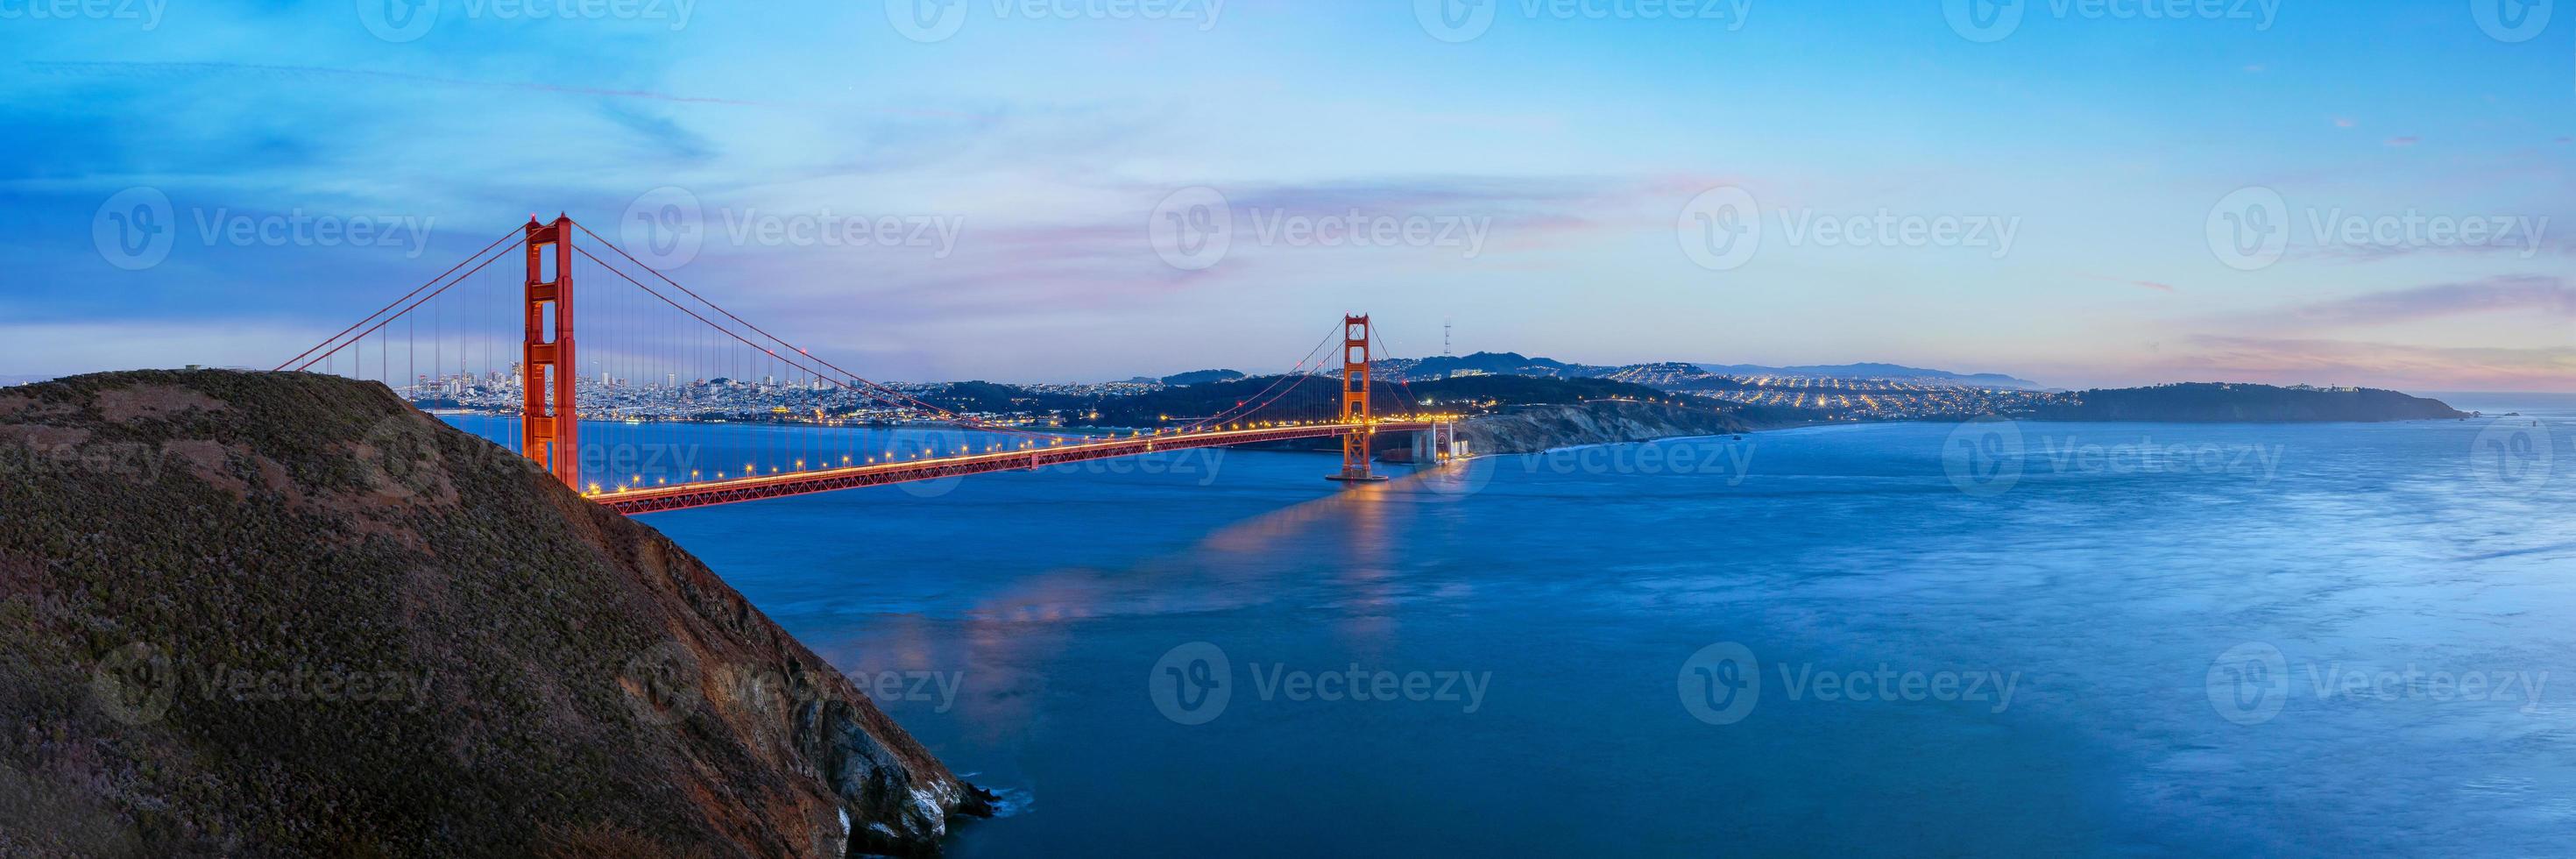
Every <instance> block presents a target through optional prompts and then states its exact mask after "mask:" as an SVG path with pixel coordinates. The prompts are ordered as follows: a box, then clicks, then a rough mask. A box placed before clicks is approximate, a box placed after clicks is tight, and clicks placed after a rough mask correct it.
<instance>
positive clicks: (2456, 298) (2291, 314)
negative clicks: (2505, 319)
mask: <svg viewBox="0 0 2576 859" xmlns="http://www.w3.org/2000/svg"><path fill="white" fill-rule="evenodd" d="M2508 311H2510V312H2519V313H2540V314H2546V315H2550V316H2560V317H2570V318H2576V287H2570V286H2569V285H2568V284H2567V283H2566V282H2565V281H2564V280H2561V279H2560V278H2557V277H2552V276H2545V275H2504V276H2498V277H2490V278H2485V279H2482V280H2473V281H2463V282H2458V283H2435V284H2426V285H2424V286H2417V287H2409V288H2406V289H2398V290H2390V291H2387V292H2376V293H2371V294H2369V295H2361V296H2355V297H2352V298H2342V299H2336V300H2333V301H2321V302H2315V303H2310V304H2303V305H2297V306H2292V307H2286V308H2281V309H2278V310H2274V311H2270V312H2268V313H2261V314H2257V315H2256V316H2255V317H2254V321H2256V322H2258V323H2260V324H2262V325H2263V327H2264V328H2266V329H2269V330H2280V329H2310V328H2330V327H2346V326H2365V325H2387V324H2393V323H2404V322H2415V321H2419V320H2423V319H2430V318H2434V317H2441V316H2458V315H2463V314H2472V313H2497V312H2508Z"/></svg>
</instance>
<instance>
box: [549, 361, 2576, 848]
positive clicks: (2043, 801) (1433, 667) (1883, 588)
mask: <svg viewBox="0 0 2576 859" xmlns="http://www.w3.org/2000/svg"><path fill="white" fill-rule="evenodd" d="M2453 402H2454V403H2455V404H2456V405H2460V406H2461V407H2463V408H2476V409H2482V410H2485V411H2487V412H2489V413H2490V414H2491V415H2493V414H2500V413H2502V412H2505V411H2520V412H2522V413H2523V415H2522V416H2520V417H2516V418H2509V419H2506V418H2494V417H2488V418H2482V419H2478V420H2472V421H2448V422H2412V423H2395V424H2332V425H2299V426H2257V425H2158V424H2051V423H2018V424H2014V423H1970V424H1928V423H1926V424H1880V425H1866V426H1838V427H1823V428H1812V429H1801V430H1789V431H1779V432H1765V433H1756V434H1750V435H1747V436H1745V437H1743V438H1741V439H1725V438H1720V439H1688V440H1670V441H1664V442H1657V443H1651V444H1642V445H1613V446H1603V447H1593V448H1585V449H1581V450H1574V451H1565V452H1560V453H1556V454H1550V455H1539V456H1517V457H1487V458H1482V459H1479V460H1475V461H1474V462H1473V463H1472V464H1466V465H1452V466H1450V467H1448V468H1446V469H1441V470H1434V471H1426V472H1423V473H1410V472H1407V471H1405V470H1403V469H1391V470H1390V473H1391V474H1394V475H1395V479H1394V480H1392V481H1390V482H1387V483H1384V484H1378V485H1368V486H1347V487H1346V486H1341V485H1337V484H1332V483H1328V482H1326V481H1324V480H1321V479H1320V477H1321V475H1322V474H1323V473H1324V472H1325V471H1326V470H1328V468H1330V467H1331V466H1332V464H1333V463H1331V462H1330V461H1328V459H1327V458H1326V457H1321V456H1315V455H1304V454H1290V453H1258V452H1228V453H1224V454H1212V453H1198V452H1191V453H1183V454H1172V455H1167V456H1165V457H1161V458H1157V459H1151V460H1143V461H1135V460H1130V461H1125V464H1123V465H1113V464H1108V463H1103V464H1095V465H1094V466H1093V467H1090V468H1087V469H1078V470H1057V471H1048V472H1038V473H1020V474H1005V475H991V476H984V477H977V478H970V479H966V480H963V481H957V482H952V483H949V484H945V485H927V486H915V487H911V488H909V489H907V488H905V487H894V488H881V489H874V490H857V491H848V492H840V493H832V494H826V495H818V496H808V497H803V498H796V499H786V500H778V501H769V502H760V503H751V504H740V505H732V506H725V507H715V508H705V509H700V510H692V511H680V512H673V513H664V514H654V515H650V516H646V517H643V521H645V522H646V523H648V524H650V525H653V526H654V527H657V528H660V529H662V530H663V531H664V532H666V533H668V534H670V535H671V536H672V537H674V538H676V539H677V540H679V541H680V542H681V543H682V544H684V545H686V546H688V547H689V548H690V549H691V550H692V551H695V552H697V553H698V554H699V555H701V556H702V557H704V558H705V559H706V560H707V561H708V562H709V563H710V564H711V565H713V566H714V568H715V569H716V570H717V571H718V572H720V573H722V574H723V575H724V576H725V577H726V578H727V579H728V580H729V581H731V582H732V583H733V584H734V585H735V586H736V587H738V588H740V589H741V590H742V592H743V593H744V594H746V595H747V596H748V597H749V598H750V599H751V600H752V601H753V602H754V603H755V604H756V605H758V606H759V607H760V608H761V609H762V610H764V611H766V612H767V613H768V614H769V615H770V616H771V617H772V618H775V619H776V620H778V621H779V622H780V623H782V624H783V625H785V626H786V627H787V628H788V629H789V630H790V631H792V632H793V633H795V634H796V635H797V636H798V637H799V638H801V639H803V640H804V641H805V642H807V643H808V644H809V645H812V646H813V647H814V648H815V649H816V650H817V651H818V652H820V653H822V654H823V655H824V656H825V657H826V658H828V659H830V660H832V661H833V662H834V663H835V664H836V665H837V666H838V667H840V668H841V669H843V670H845V671H847V672H849V673H851V674H852V675H853V677H854V678H856V679H858V680H859V681H860V683H861V685H862V686H863V687H864V688H869V689H871V690H872V691H873V694H875V696H876V697H877V699H878V701H879V703H880V704H881V705H882V706H883V707H884V708H885V709H886V710H887V711H888V712H890V713H891V714H892V715H893V716H894V717H895V718H896V719H897V720H898V721H900V722H901V723H902V724H903V725H904V726H906V727H907V728H908V729H909V730H910V731H911V732H912V733H913V734H914V735H915V736H916V737H918V738H919V739H921V740H922V741H923V742H924V743H925V744H927V745H928V746H929V747H930V748H931V749H932V750H933V751H935V752H936V753H937V754H939V755H940V756H941V757H942V758H943V759H944V760H946V761H948V762H949V763H950V765H951V766H952V767H953V768H954V769H956V770H957V771H958V772H960V773H961V774H967V775H969V777H970V778H971V780H973V781H974V782H976V783H977V784H979V785H983V786H985V787H988V788H990V789H993V790H996V791H998V792H1000V793H1001V794H1002V795H1003V796H1004V797H1005V798H1006V800H1007V801H1008V804H1009V806H1010V813H1009V814H1007V815H1006V816H1004V817H1001V818H998V819H994V820H989V821H980V822H974V823H970V824H967V825H965V826H963V827H962V828H961V830H960V831H959V832H958V834H957V835H956V836H954V838H953V839H952V844H951V850H952V851H953V852H954V853H955V855H959V856H967V857H984V856H1023V855H1050V856H1064V855H1104V856H1111V855H1114V856H1135V855H1155V856H1217V855H1222V856H1241V855H1252V856H1311V855H1422V854H1437V855H1458V854H1502V855H1689V856H1706V855H1717V854H1734V853H1766V854H1767V853H1807V854H1842V853H1861V854H1894V853H1903V854H1908V855H1915V854H1926V853H1931V854H1966V853H1978V854H2023V855H2032V854H2044V855H2098V854H2173V853H2186V854H2221V853H2223V854H2245V853H2261V854H2267V855H2346V854H2352V853H2369V854H2387V853H2396V854H2438V855H2452V856H2457V855H2548V854H2564V853H2565V852H2566V851H2567V849H2568V845H2569V844H2570V843H2571V841H2570V839H2571V838H2576V706H2571V704H2572V703H2576V702H2572V701H2571V699H2576V581H2571V577H2576V444H2571V440H2576V399H2569V398H2547V397H2531V396H2522V395H2457V398H2456V399H2454V400H2453ZM2535 422H2537V425H2535ZM614 431H615V430H609V432H614ZM760 432H762V430H760V429H758V428H751V427H730V428H725V431H724V432H713V433H709V434H708V435H706V436H704V437H703V440H702V442H701V443H703V444H705V445H708V446H709V447H708V448H707V449H706V450H705V451H701V452H702V453H704V454H705V455H707V456H712V457H714V458H717V459H728V460H729V459H736V458H742V453H743V451H742V450H736V449H734V448H733V447H728V445H733V446H738V447H741V448H745V449H749V448H756V447H758V446H759V445H760V444H761V443H763V442H762V441H761V439H760V438H759V437H758V434H759V433H760ZM729 433H739V434H741V435H740V436H739V437H738V438H739V439H747V440H736V439H737V436H734V435H729ZM594 437H595V438H596V437H599V436H596V435H595V436H594ZM882 443H884V440H882V439H876V438H870V439H868V440H867V444H869V445H879V444H882Z"/></svg>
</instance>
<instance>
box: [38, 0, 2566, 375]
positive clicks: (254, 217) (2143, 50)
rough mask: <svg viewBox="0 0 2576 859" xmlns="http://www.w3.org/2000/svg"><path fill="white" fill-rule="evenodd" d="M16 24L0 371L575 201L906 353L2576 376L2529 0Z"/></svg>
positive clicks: (322, 319)
mask: <svg viewBox="0 0 2576 859" xmlns="http://www.w3.org/2000/svg"><path fill="white" fill-rule="evenodd" d="M1648 6H1654V7H1655V8H1656V9H1658V10H1660V11H1659V12H1658V13H1657V14H1658V15H1659V17H1654V18H1647V17H1645V10H1646V8H1647V7H1648ZM92 8H95V10H96V11H88V10H90V9H92ZM39 9H45V10H59V9H60V7H56V6H53V5H51V4H35V5H29V6H25V7H21V8H20V10H19V14H18V15H17V20H13V21H7V22H0V23H6V24H8V25H9V26H0V44H7V45H9V47H10V49H11V51H10V53H11V55H12V56H13V57H16V58H18V60H17V62H16V65H17V66H18V67H19V73H18V74H14V75H12V76H10V79H9V82H8V83H6V84H0V114H5V115H6V117H7V118H8V121H9V123H10V125H11V127H12V128H13V129H17V130H18V133H17V134H16V135H14V136H15V139H14V140H13V145H12V148H13V149H14V150H15V151H16V153H17V154H18V156H19V157H17V158H13V159H9V161H8V164H7V166H0V171H6V172H5V173H0V177H5V178H0V193H5V194H6V195H7V196H8V198H9V202H8V205H7V206H5V207H0V210H5V211H6V212H8V216H9V217H10V218H11V219H12V223H11V224H10V225H9V230H8V235H9V239H8V240H7V241H8V247H9V250H10V251H11V252H12V254H13V255H14V256H15V257H16V258H17V260H18V263H19V264H18V266H17V271H16V272H15V273H13V278H12V280H13V286H12V287H11V288H9V289H7V290H5V291H0V342H5V343H8V344H10V346H9V347H7V348H6V349H5V350H0V374H7V375H13V376H15V375H54V374H62V373H72V372H84V371H90V370H103V369H115V368H121V367H129V366H138V365H149V366H177V365H181V364H190V363H196V364H209V365H254V366H265V365H266V364H269V363H274V362H275V361H276V360H280V359H283V358H285V357H287V355H289V354H291V353H292V349H290V348H282V346H281V344H288V343H292V344H295V345H297V346H301V345H302V344H305V343H310V342H314V341H317V340H320V339H322V338H323V337H324V336H325V335H328V334H329V333H330V332H331V331H333V330H335V329H337V328H338V327H340V325H342V324H345V323H346V321H347V320H348V319H351V318H355V317H356V316H357V315H358V314H360V313H363V312H365V311H366V310H368V309H370V308H372V307H374V306H375V304H376V303H377V302H380V301H381V300H382V297H383V296H385V295H389V294H395V293H398V292H399V291H400V290H401V289H404V288H408V287H409V286H410V285H412V284H416V283H419V282H420V281H422V280H425V279H427V278H429V277H430V276H431V275H434V274H436V273H437V272H438V270H439V269H441V268H444V267H445V266H446V265H447V264H449V263H451V262H453V261H454V260H456V259H458V258H461V257H463V256H464V255H465V254H466V253H467V252H469V251H471V250H472V249H473V248H475V247H477V246H480V245H481V244H483V243H484V242H485V241H488V240H489V239H490V238H492V237H494V236H497V235H499V234H501V233H503V232H506V231H508V230H510V229H512V228H513V227H514V226H516V225H517V224H518V223H519V222H520V221H521V219H523V218H524V217H525V216H526V215H527V214H529V213H530V211H531V210H536V211H538V212H539V213H540V214H542V215H543V216H546V217H551V216H552V215H553V214H554V213H555V212H556V211H558V210H561V211H568V212H570V213H572V214H573V215H574V217H576V218H582V219H586V220H588V221H591V222H594V223H600V224H602V226H603V232H604V233H606V234H607V236H608V237H609V238H611V239H615V240H618V241H619V242H620V243H621V244H624V245H626V246H627V247H628V249H630V250H633V251H635V252H637V253H638V254H639V255H641V256H644V257H645V258H646V259H647V260H649V261H652V262H655V263H656V264H657V265H658V266H661V267H664V268H665V269H666V270H667V271H669V272H670V273H671V274H672V275H673V276H674V277H676V278H679V279H681V280H683V281H685V282H689V283H691V284H693V285H694V286H697V287H700V288H702V289H705V290H708V291H710V292H711V293H714V294H719V295H721V296H723V297H724V299H725V300H726V302H727V303H728V304H729V305H731V306H735V307H738V308H741V309H742V310H743V311H744V312H745V314H746V315H748V316H752V317H754V318H761V319H768V320H777V323H776V324H777V326H778V328H779V332H778V333H779V334H781V335H782V336H785V337H787V338H788V339H790V340H794V341H796V342H798V343H800V344H807V345H810V346H811V347H812V348H813V349H814V350H815V351H816V352H817V353H828V354H830V355H832V356H833V360H835V361H837V362H839V363H840V364H842V365H844V366H847V367H850V368H851V369H853V370H855V371H859V372H862V373H866V374H868V375H870V376H872V377H876V378H896V379H919V380H946V379H970V378H989V379H994V380H997V381H1024V382H1062V381H1100V380H1110V379H1123V378H1128V377H1131V376H1139V375H1162V374H1169V373H1177V372H1182V371H1186V370H1194V369H1200V368H1204V367H1232V368H1236V369H1243V370H1250V371H1277V370H1283V369H1286V368H1285V367H1277V366H1264V365H1261V364H1260V363H1259V361H1260V360H1261V359H1263V358H1266V357H1270V356H1277V355H1283V354H1289V355H1293V354H1296V352H1297V351H1298V350H1300V349H1303V348H1304V347H1305V346H1306V345H1307V344H1309V343H1311V342H1312V341H1313V340H1314V337H1315V335H1316V334H1318V333H1320V332H1321V331H1323V330H1324V329H1325V328H1326V327H1328V325H1329V323H1330V322H1331V321H1332V320H1333V319H1335V318H1336V317H1338V315H1339V314H1340V313H1342V312H1344V311H1346V310H1365V311H1367V312H1370V313H1372V314H1373V315H1375V316H1376V317H1377V318H1378V319H1380V320H1382V322H1381V327H1382V331H1383V333H1384V334H1386V335H1391V336H1390V337H1389V341H1390V342H1391V344H1392V346H1393V348H1394V349H1395V350H1397V351H1396V352H1395V354H1397V355H1399V356H1404V357H1420V356H1425V355H1432V354H1438V352H1439V351H1440V345H1441V339H1442V336H1441V335H1442V330H1441V326H1442V325H1443V322H1444V320H1454V322H1455V323H1456V326H1457V331H1458V333H1459V334H1460V337H1459V338H1458V342H1457V351H1458V352H1460V353H1462V354H1463V353H1466V352H1471V351H1477V350H1493V351H1516V352H1521V353H1524V354H1528V355H1534V356H1535V355H1544V356H1547V357H1553V358H1558V359H1562V360H1568V361H1577V362H1582V363H1587V364H1602V365H1617V364H1631V363H1642V362H1651V361H1694V362H1711V363H1742V364H1766V365H1795V364H1839V363H1848V362H1859V361H1886V362H1892V363H1899V364H1907V365H1912V366H1921V367H1932V368H1939V369H1945V370H1952V371H1958V372H1970V373H1973V372H2002V373H2010V374H2013V375H2017V376H2022V377H2026V378H2031V379H2035V380H2038V381H2040V382H2042V383H2044V384H2048V385H2051V386H2060V387H2069V388H2081V387H2090V386H2097V385H2099V386H2118V385H2130V384H2148V383H2156V382H2168V381H2250V382H2268V383H2278V384H2293V383H2313V384H2319V385H2355V384H2359V385H2371V386H2377V387H2391V388H2398V389H2404V390H2415V391H2439V390H2536V391H2565V390H2576V373H2571V372H2570V371H2571V370H2576V349H2571V348H2570V347H2569V345H2568V342H2567V341H2568V338H2567V336H2566V330H2567V326H2568V324H2569V323H2570V322H2571V321H2576V289H2571V287H2570V286H2569V285H2568V283H2567V282H2566V280H2565V273H2566V270H2567V262H2568V257H2567V247H2568V246H2567V245H2566V243H2565V242H2564V241H2563V240H2561V239H2560V238H2559V235H2558V233H2559V229H2560V228H2559V227H2558V226H2557V225H2559V224H2561V223H2562V222H2564V221H2565V218H2564V217H2563V216H2564V215H2566V213H2567V211H2566V210H2567V206H2566V203H2565V202H2564V200H2565V199H2567V198H2568V195H2567V194H2566V193H2565V192H2566V190H2567V186H2568V184H2569V177H2568V172H2567V167H2568V163H2569V158H2570V156H2571V155H2576V146H2571V144H2570V136H2571V135H2576V118H2571V116H2576V115H2571V113H2570V111H2568V109H2567V108H2568V107H2569V106H2570V103H2571V101H2576V55H2571V52H2570V50H2569V45H2570V44H2571V43H2576V21H2571V20H2568V19H2569V17H2570V16H2565V15H2562V16H2559V19H2558V20H2557V21H2555V22H2554V23H2553V22H2552V21H2551V20H2550V19H2549V15H2548V6H2547V5H2546V4H2541V5H2538V6H2533V7H2524V6H2520V5H2515V4H2509V3H2492V4H2491V3H2477V2H2472V3H2441V4H2431V5H2407V4H2397V3H2367V4H2337V5H2334V6H2332V7H2327V6H2321V5H2302V4H2291V3H2271V4H2266V3H2254V2H2246V3H2219V4H2207V3H2202V4H2179V5H2177V4H2166V3H2142V4H2118V3H2111V4H2102V3H2081V2H2063V3H2022V4H1989V3H1982V2H1978V3H1952V4H1940V3H1924V4H1918V5H1917V6H1914V7H1910V8H1908V9H1907V10H1903V11H1890V12H1885V13H1868V12H1857V11H1849V10H1812V9H1798V8H1788V7H1785V6H1781V5H1777V4H1764V3H1759V2H1751V3H1743V2H1730V3H1719V4H1710V5H1694V8H1692V9H1691V12H1692V16H1691V17H1689V18H1687V19H1678V20H1677V19H1676V18H1675V17H1673V15H1672V12H1673V9H1672V8H1670V7H1666V6H1663V5H1660V4H1644V3H1635V2H1623V3H1611V2H1596V3H1567V4H1560V3H1553V2H1540V3H1521V2H1507V3H1493V2H1488V3H1485V4H1481V5H1473V6H1469V5H1463V4H1452V5H1444V4H1442V3H1438V2H1430V3H1420V4H1385V5H1383V6H1382V7H1381V8H1363V7H1360V6H1357V5H1352V6H1341V5H1329V6H1327V5H1322V4H1295V3H1284V2H1253V0H1233V2H1224V3H1218V2H1208V3H1179V4H1175V5H1168V6H1163V5H1156V4H1146V3H1138V4H1132V5H1131V4H1122V3H1108V2H1101V3H1060V4H1022V3H1017V2H1005V3H998V4H997V3H989V2H974V3H966V4H953V3H951V4H941V3H927V4H924V5H921V6H914V5H911V4H910V2H909V0H896V2H892V3H885V4H878V3H867V4H858V5H856V6H852V7H846V8H844V7H827V6H818V5H788V6H771V7H763V8H758V9H720V8H714V7H706V8H700V7H698V6H697V5H695V4H694V3H669V4H656V3H636V4H623V5H618V4H583V3H565V4H555V3H534V4H517V3H508V2H491V3H480V2H478V3H470V4H468V3H456V2H448V3H428V4H421V5H416V6H407V5H401V4H394V5H390V6H378V5H374V4H366V3H361V4H356V6H355V7H354V8H353V7H352V6H351V5H349V4H327V3H326V4H312V5H311V7H310V8H307V9H303V10H301V13H300V14H277V13H271V12H267V11H263V10H262V8H261V7H258V6H255V5H249V4H222V3H216V4H175V5H163V4H143V3H136V4H105V5H101V6H97V7H81V8H79V9H74V10H72V11H73V12H74V13H75V14H73V15H71V16H70V17H69V18H65V17H61V16H59V15H55V14H52V13H48V14H47V15H37V14H34V11H35V10H39ZM1149 9H1150V10H1159V11H1147V10H1149ZM1121 10H1124V11H1121ZM2158 10H2161V12H2159V11H2158ZM2516 10H2521V14H2520V15H2519V16H2517V15H2516V14H2514V13H2515V12H2516ZM2535 10H2536V11H2535ZM123 11H131V12H133V14H132V15H125V14H122V12H123ZM2176 11H2179V12H2181V13H2182V14H2181V15H2180V17H2174V16H2173V15H2172V14H2171V13H2173V12H2176ZM1701 12H1708V13H1712V15H1711V16H1707V17H1703V16H1701V15H1700V14H1699V13H1701ZM781 43H787V44H789V45H792V49H789V48H782V47H781ZM1820 44H1831V45H1835V46H1838V48H1837V49H1836V50H1831V51H1818V50H1815V46H1817V45H1820ZM818 54H829V55H833V56H841V57H846V63H845V64H844V65H841V66H837V67H832V68H822V69H817V68H810V67H798V66H795V65H792V64H791V63H790V61H789V60H788V59H787V58H788V57H810V56H815V55H818ZM1319 57H1320V58H1331V60H1330V61H1327V60H1320V59H1317V58H1319ZM2039 67H2048V68H2055V69H2061V70H2062V74H2058V75H2053V76H2047V77H2039V76H2033V75H2030V74H2028V72H2027V69H2030V68H2039ZM1694 82H1698V84H1696V85H1694ZM1136 93H1149V94H1152V95H1151V96H1149V97H1144V98H1138V97H1134V96H1133V94H1136ZM1110 94H1122V97H1112V96H1111V95H1110ZM504 175H507V176H510V177H512V178H510V179H508V180H502V179H500V178H497V177H500V176H504ZM531 176H534V177H543V178H539V179H535V180H531V179H529V178H527V177H531ZM2110 200H2116V201H2120V205H2119V206H2116V207H2108V206H2103V205H2101V204H2102V202H2103V201H2110ZM612 223H613V224H615V225H616V228H615V229H614V230H610V229H607V228H606V225H608V224H612ZM1890 245H1893V246H1890ZM389 290H390V291H389ZM1246 364H1251V366H1246Z"/></svg>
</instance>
